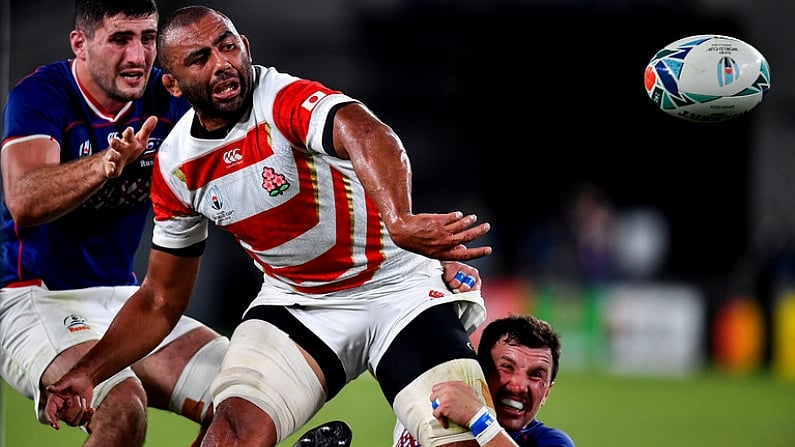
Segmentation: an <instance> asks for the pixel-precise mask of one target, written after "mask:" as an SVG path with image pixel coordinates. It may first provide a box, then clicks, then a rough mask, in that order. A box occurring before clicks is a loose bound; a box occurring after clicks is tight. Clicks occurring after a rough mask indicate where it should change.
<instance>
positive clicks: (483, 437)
mask: <svg viewBox="0 0 795 447" xmlns="http://www.w3.org/2000/svg"><path fill="white" fill-rule="evenodd" d="M468 425H469V431H471V432H472V434H473V435H475V439H476V440H477V441H478V444H479V445H481V446H484V445H486V443H487V442H489V441H491V440H492V439H494V437H495V436H497V433H499V432H501V431H503V429H502V427H500V424H498V423H497V421H496V420H495V419H494V416H492V415H491V412H489V409H488V407H486V406H483V407H480V410H478V412H477V413H475V415H474V416H472V419H470V420H469V424H468Z"/></svg>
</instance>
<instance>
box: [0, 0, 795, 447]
mask: <svg viewBox="0 0 795 447" xmlns="http://www.w3.org/2000/svg"><path fill="white" fill-rule="evenodd" d="M189 3H191V2H178V1H160V2H159V5H160V9H161V13H162V14H167V13H169V12H170V11H172V10H173V9H175V8H176V7H179V6H184V5H186V4H189ZM205 4H207V5H210V6H216V7H219V8H220V9H221V10H223V11H225V12H226V13H227V14H228V15H229V16H230V17H231V18H232V20H233V21H234V22H235V23H236V25H237V27H238V29H239V31H240V32H241V33H243V34H246V35H247V36H248V37H249V39H250V40H251V42H252V51H253V54H254V60H255V62H257V63H260V64H263V65H271V64H272V65H275V66H277V67H278V68H280V69H281V70H282V71H287V72H290V73H293V74H296V75H299V76H304V77H309V78H314V79H318V80H321V81H323V82H324V83H326V84H327V85H329V86H332V87H335V88H339V89H341V90H344V91H346V92H347V93H349V94H351V95H353V96H355V97H358V98H360V99H362V100H363V101H365V102H366V103H367V104H368V105H370V106H371V108H372V109H373V110H374V111H376V113H377V114H378V115H379V116H381V117H382V118H383V119H384V120H385V121H387V122H388V123H390V124H391V125H392V126H393V127H394V128H395V129H396V130H397V131H398V133H399V134H400V135H401V136H402V138H403V140H404V142H405V144H406V147H407V150H408V151H409V154H410V156H411V157H412V160H413V164H414V170H415V175H414V182H415V187H414V200H415V208H416V210H418V211H443V210H444V211H446V210H451V209H454V208H460V209H462V210H464V211H466V212H475V213H477V214H478V215H479V216H480V218H481V220H488V221H490V222H492V226H493V230H492V233H491V234H490V236H489V239H488V242H489V243H490V244H492V245H493V246H494V247H495V254H494V255H492V256H491V257H490V258H487V259H484V260H481V261H478V262H477V264H476V265H477V266H478V267H479V268H480V269H481V273H482V275H483V277H484V280H485V281H486V284H485V286H484V294H485V296H486V297H487V300H488V305H489V311H490V317H491V318H495V317H498V316H500V315H502V314H505V313H508V312H533V313H536V314H538V315H540V316H542V317H544V318H546V319H548V320H550V321H551V322H552V323H553V324H555V325H556V326H557V327H558V329H559V330H560V331H561V332H562V334H563V337H564V358H563V362H564V375H563V376H562V377H561V380H559V382H560V383H559V386H558V388H556V391H555V393H554V395H555V397H554V398H553V399H552V400H551V401H550V405H549V406H548V407H547V408H545V410H544V412H542V415H541V416H542V419H544V420H545V421H547V422H548V423H550V424H553V425H560V426H562V427H564V428H567V429H569V430H570V432H571V433H572V434H573V436H574V438H575V440H576V441H578V445H584V446H587V445H608V443H609V445H614V446H620V445H637V444H638V442H642V443H643V445H652V444H651V442H653V441H651V440H650V439H646V440H644V439H643V438H637V437H634V436H635V435H633V434H632V433H633V430H635V431H639V432H640V433H646V434H648V435H652V436H649V438H652V437H655V438H656V439H659V440H660V442H661V444H660V445H668V444H674V443H678V444H683V443H685V444H692V445H697V444H698V442H691V441H694V440H697V439H700V438H698V434H696V432H699V431H704V430H709V431H710V432H712V433H722V434H725V435H727V438H726V440H724V441H723V442H710V440H713V441H714V439H713V438H711V437H710V438H705V441H703V442H701V444H715V445H724V446H726V445H737V446H739V445H745V444H747V443H749V442H752V441H754V440H756V441H758V442H759V443H760V444H761V445H770V446H774V445H781V446H783V445H791V441H792V440H795V428H793V427H792V424H787V423H779V422H781V418H783V417H784V416H785V415H787V414H789V415H791V414H792V410H794V409H795V403H793V402H795V399H793V398H795V315H793V313H794V312H795V310H794V308H795V305H793V303H794V302H795V298H793V294H792V289H791V285H792V284H793V280H795V264H794V263H793V261H794V260H795V251H793V245H792V242H793V236H795V235H794V234H793V229H795V207H793V206H792V195H793V191H795V184H793V182H795V179H793V176H792V175H791V174H790V173H791V172H792V171H793V167H795V151H793V150H792V146H793V139H794V138H795V135H794V133H795V130H793V126H792V123H791V121H792V119H791V118H790V115H789V114H788V113H787V112H789V110H788V107H789V106H790V105H791V104H792V101H793V98H795V90H794V89H795V87H793V82H792V81H793V79H792V78H793V75H792V73H793V67H792V58H791V57H789V56H790V54H789V53H790V52H791V45H789V44H790V39H788V38H787V36H788V32H789V31H788V29H789V21H788V18H789V17H792V13H793V12H795V11H793V10H794V9H795V5H791V4H789V3H785V4H782V2H776V1H774V0H758V1H756V2H754V4H753V5H751V4H750V3H749V2H743V1H741V0H700V1H697V2H693V1H691V2H686V1H684V0H672V1H663V0H639V1H626V0H612V1H608V0H596V1H584V0H579V1H577V0H573V1H565V2H561V1H555V0H535V1H519V0H514V1H510V0H497V1H490V2H482V1H477V0H460V1H441V0H436V1H434V0H425V1H411V0H379V1H364V0H337V1H326V0H292V1H286V0H277V1H268V2H265V1H254V0H252V1H237V2H221V1H207V2H205ZM71 21H72V8H71V3H70V2H66V3H64V2H62V1H55V0H48V1H45V0H29V1H26V2H17V1H11V0H0V42H1V43H2V47H0V49H1V50H2V53H0V92H1V93H2V97H3V98H5V94H6V92H7V90H8V88H10V86H12V85H13V84H14V83H16V82H17V81H18V80H19V79H20V78H21V77H23V76H24V75H26V74H27V73H29V72H30V71H31V70H32V69H33V68H34V67H35V66H37V65H39V64H43V63H47V62H50V61H52V60H56V59H61V58H65V57H68V56H70V55H71V53H70V51H69V48H68V40H67V35H68V31H69V30H70V29H71ZM703 33H718V34H728V35H733V36H736V37H740V38H742V39H744V40H746V41H748V42H749V43H751V44H753V45H754V46H756V47H757V48H758V49H760V50H761V51H762V52H763V54H765V56H766V57H767V59H768V62H769V63H770V65H771V72H772V88H771V91H770V94H769V95H768V97H767V98H766V99H765V101H764V102H763V104H762V105H761V106H760V107H759V108H758V109H756V110H754V112H753V113H752V114H750V115H748V116H746V117H743V118H740V119H738V120H736V121H733V122H730V123H725V124H713V125H692V124H689V123H684V122H679V121H677V120H675V119H673V118H670V117H668V116H666V115H664V114H663V113H662V112H660V111H658V110H655V108H654V106H653V105H652V104H651V102H650V101H649V100H648V98H647V97H646V94H645V92H644V90H643V88H642V72H643V68H644V67H645V64H646V62H647V61H648V60H649V58H650V57H651V56H652V55H653V54H654V52H655V51H656V50H657V49H659V48H660V47H662V46H663V45H665V44H666V43H669V42H671V41H673V40H676V39H678V38H680V37H683V36H687V35H692V34H703ZM583 212H584V214H583ZM593 231H596V232H597V233H596V234H597V236H598V237H597V238H596V240H597V244H596V245H588V244H587V243H585V244H584V243H583V241H588V240H590V239H589V238H588V237H586V236H588V235H590V234H593V233H592V232H593ZM606 240H607V241H613V244H612V245H609V246H607V249H605V246H604V245H599V241H606ZM147 247H148V241H146V240H145V243H144V245H143V250H142V253H144V254H145V252H146V248H147ZM583 249H586V250H592V251H590V252H589V253H591V254H592V255H594V256H591V257H588V258H587V259H586V260H585V261H582V259H583V258H581V254H582V253H583V251H582V250H583ZM603 249H604V250H603ZM593 250H595V251H593ZM137 270H138V271H139V272H140V273H141V275H143V272H144V271H145V255H142V256H141V257H140V259H139V262H138V264H137ZM257 284H258V274H257V273H256V271H255V270H254V268H253V266H252V265H251V263H250V262H249V261H248V259H247V258H245V257H244V255H242V254H241V253H240V250H239V249H238V248H236V247H234V246H233V243H232V241H231V240H230V239H229V238H228V237H227V236H226V235H224V234H222V233H219V232H214V233H213V234H212V235H211V240H210V243H209V245H208V250H207V253H206V256H205V262H204V265H203V267H202V275H201V279H200V282H199V286H198V288H197V293H196V296H195V297H194V299H193V302H192V303H191V307H190V309H189V313H191V314H192V315H194V316H197V317H199V318H201V319H203V320H204V321H206V322H208V323H210V324H212V325H214V326H216V327H218V328H220V329H222V330H229V329H231V327H232V326H233V325H234V321H235V319H236V318H237V317H238V316H239V315H240V312H241V311H242V309H243V307H244V306H245V305H246V304H247V302H248V299H249V297H250V296H252V294H254V293H256V291H257V289H258V287H257ZM219 297H221V298H220V299H219ZM475 337H477V333H476V334H475ZM569 377H570V378H571V380H570V381H569V380H567V379H568V378H569ZM564 384H565V385H564ZM355 387H356V390H358V389H360V388H364V389H369V390H370V391H372V392H371V393H370V394H369V398H368V397H364V398H358V397H351V399H352V402H353V403H350V401H345V400H343V401H342V402H341V403H336V402H335V405H336V406H335V407H332V408H330V409H327V412H325V413H323V415H328V417H326V419H328V418H331V417H336V416H335V412H336V414H342V415H347V414H350V415H351V416H350V418H352V419H353V421H354V423H355V424H360V425H355V426H354V428H355V430H359V431H360V430H368V429H376V430H377V432H383V431H387V432H388V430H389V427H391V420H390V417H389V411H388V408H381V407H378V406H379V405H383V406H384V407H385V404H383V403H382V402H381V401H380V396H377V389H376V388H375V387H374V385H373V384H372V383H368V381H367V379H363V380H360V381H357V383H356V385H355ZM650 389H657V390H659V393H657V394H653V393H651V392H650ZM704 389H708V390H711V391H714V393H705V394H700V393H699V392H698V390H704ZM599 393H602V394H599ZM9 394H11V395H9ZM365 394H366V393H365ZM680 394H681V395H682V399H683V400H681V401H680V400H676V399H672V396H675V395H680ZM722 395H725V396H726V397H725V398H726V399H728V400H723V399H724V397H720V396H722ZM749 396H752V397H749ZM754 397H755V398H756V399H757V400H758V401H756V400H755V399H754ZM4 398H5V400H6V401H8V402H7V406H6V421H7V422H6V424H5V425H4V426H3V427H2V428H3V431H4V435H5V439H6V440H7V442H8V443H9V444H8V445H9V446H17V445H48V444H47V443H45V442H44V441H43V439H44V438H37V440H36V441H33V439H34V437H38V436H48V435H50V430H49V429H47V428H46V427H36V425H35V424H31V423H30V422H31V421H30V419H31V418H30V413H29V411H30V407H29V406H27V402H25V401H24V400H23V401H22V402H21V403H20V402H18V400H17V398H18V396H15V395H13V393H9V392H4ZM356 399H364V401H360V400H356ZM346 402H347V403H346ZM670 404H673V405H672V406H670V407H669V406H667V405H670ZM633 405H637V406H642V407H643V408H644V409H646V410H649V411H648V412H643V413H644V414H645V416H646V417H648V418H649V419H648V420H644V419H640V420H638V419H634V418H639V417H640V416H638V415H637V414H636V413H637V410H636V409H635V411H634V412H633V411H631V410H630V409H631V408H632V406H633ZM745 405H747V407H746V406H745ZM374 406H375V407H377V408H381V409H383V410H384V411H383V412H381V413H378V412H373V411H371V408H373V407H374ZM349 407H352V408H353V410H352V409H351V408H349ZM636 408H637V407H636ZM9 410H12V411H10V413H12V414H9ZM332 410H333V412H331V411H332ZM357 410H358V411H357ZM628 410H630V411H628ZM652 410H653V411H652ZM349 411H352V413H347V412H349ZM19 412H21V413H22V414H21V415H20V414H19ZM368 413H369V415H370V417H374V416H375V417H378V421H377V422H374V423H364V422H361V419H360V418H361V417H362V415H363V414H368ZM597 415H599V416H597ZM752 415H753V416H755V417H754V419H753V421H752V422H750V421H748V422H746V419H745V418H746V417H750V416H752ZM20 416H21V417H20ZM160 417H162V418H165V419H166V420H167V421H168V422H167V424H166V429H165V430H164V433H163V434H162V435H160V436H167V434H168V433H171V432H173V431H174V430H173V428H174V427H175V426H176V425H177V424H179V421H171V420H170V419H169V418H168V415H162V416H161V415H159V414H158V415H157V416H156V419H155V421H157V420H158V418H160ZM602 417H604V419H602ZM677 417H679V418H681V419H677ZM672 418H674V419H673V420H672ZM783 421H784V422H786V419H784V420H783ZM672 422H673V423H672ZM743 422H746V424H743ZM655 423H659V424H661V425H662V428H658V427H656V425H655ZM746 425H753V426H755V428H758V431H751V430H750V427H747V426H746ZM605 426H608V427H610V430H608V433H609V434H610V436H612V437H604V436H605V435H604V434H603V431H604V430H605ZM740 426H742V427H744V428H747V429H748V430H749V431H748V432H743V433H742V434H739V433H737V432H738V430H737V427H740ZM383 427H386V429H383ZM619 427H620V428H621V430H627V433H625V434H624V436H625V437H626V438H625V439H626V440H627V441H628V442H627V443H626V444H622V442H621V439H618V438H621V435H618V434H615V433H611V432H615V431H616V430H617V429H618V428H619ZM670 427H677V428H676V429H675V430H672V429H671V428H670ZM674 431H675V432H676V433H674ZM190 432H191V431H190V428H188V433H190ZM654 433H659V435H653V434H654ZM58 435H59V436H66V433H58ZM78 435H79V434H78ZM679 436H684V437H679ZM743 436H746V437H745V438H744V437H743ZM20 439H25V440H26V441H24V442H23V441H19V440H20ZM180 439H185V438H180ZM357 439H358V440H359V442H361V443H356V442H355V443H354V445H358V446H362V447H364V446H367V445H368V444H366V443H364V441H362V439H367V438H358V437H357ZM376 439H379V445H384V444H385V443H386V442H388V439H389V436H388V433H387V435H386V436H383V437H380V438H376ZM600 439H604V441H603V442H599V440H600ZM608 440H610V442H608ZM630 440H632V441H634V444H633V443H632V441H630ZM639 440H641V441H639ZM787 440H789V443H787ZM20 442H22V443H20ZM157 442H158V435H154V434H153V435H151V436H150V443H149V444H147V445H158V444H156V443H157ZM0 445H2V438H0ZM163 445H169V444H163Z"/></svg>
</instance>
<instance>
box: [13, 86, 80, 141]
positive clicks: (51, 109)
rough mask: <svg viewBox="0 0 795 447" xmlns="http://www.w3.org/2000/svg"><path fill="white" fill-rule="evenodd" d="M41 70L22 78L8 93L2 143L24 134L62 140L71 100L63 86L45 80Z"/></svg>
mask: <svg viewBox="0 0 795 447" xmlns="http://www.w3.org/2000/svg"><path fill="white" fill-rule="evenodd" d="M44 81H45V79H44V77H43V76H39V75H38V71H37V72H34V73H33V74H31V75H29V76H28V77H26V78H24V79H23V80H22V81H20V82H19V83H18V84H17V85H15V86H14V88H13V89H11V91H10V92H9V94H8V98H7V100H6V104H5V107H4V111H3V140H2V145H3V146H5V145H6V144H8V143H11V142H13V141H16V140H19V139H20V138H23V137H31V136H38V137H42V138H44V137H49V138H52V139H54V140H56V141H58V142H59V143H60V141H61V137H62V132H63V128H64V126H65V122H66V121H68V116H65V115H64V111H65V110H69V107H70V106H69V100H68V98H67V94H66V92H64V91H63V89H58V88H57V87H56V86H54V85H53V84H52V83H49V82H44Z"/></svg>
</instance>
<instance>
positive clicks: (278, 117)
mask: <svg viewBox="0 0 795 447" xmlns="http://www.w3.org/2000/svg"><path fill="white" fill-rule="evenodd" d="M349 102H356V100H354V99H353V98H351V97H349V96H347V95H345V94H343V93H342V92H340V91H338V90H333V89H330V88H328V87H326V86H325V85H323V84H321V83H319V82H316V81H309V80H306V79H299V80H297V81H295V82H292V83H290V84H288V85H287V86H285V87H284V88H283V89H281V90H280V91H279V93H278V94H277V95H276V98H275V100H274V103H273V121H274V124H275V125H276V127H277V128H278V129H279V131H280V132H281V133H282V134H283V135H285V137H287V139H288V140H289V141H290V142H291V143H292V144H294V145H296V146H298V147H303V148H306V149H309V150H310V151H314V152H321V153H325V154H329V155H335V154H336V151H335V150H334V148H333V147H327V146H330V145H331V141H332V140H331V138H325V139H324V135H326V133H327V132H331V131H333V128H332V126H333V120H331V119H328V118H329V116H331V117H333V115H332V114H333V113H334V112H335V111H336V110H337V107H336V106H338V105H340V104H344V103H349Z"/></svg>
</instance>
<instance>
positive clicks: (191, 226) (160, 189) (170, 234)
mask: <svg viewBox="0 0 795 447" xmlns="http://www.w3.org/2000/svg"><path fill="white" fill-rule="evenodd" d="M174 177H175V176H174ZM151 197H152V209H153V211H154V216H155V225H154V229H153V231H152V243H153V244H154V245H157V246H160V247H164V248H168V249H172V250H180V249H185V248H188V247H191V246H193V245H195V244H198V243H200V242H203V241H205V240H206V239H207V236H208V226H209V223H208V221H207V218H205V217H204V216H202V215H201V214H199V213H198V212H196V211H195V210H193V209H192V208H191V207H190V206H189V205H188V204H187V203H185V202H184V201H183V200H180V199H179V197H178V196H177V194H176V193H175V192H174V190H173V189H172V186H171V185H170V184H169V182H168V181H167V180H166V179H165V178H164V176H163V174H162V172H161V170H160V164H159V162H158V159H157V157H156V158H155V167H154V169H153V171H152V189H151Z"/></svg>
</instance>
